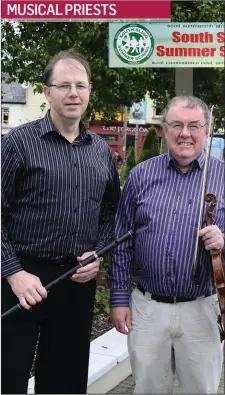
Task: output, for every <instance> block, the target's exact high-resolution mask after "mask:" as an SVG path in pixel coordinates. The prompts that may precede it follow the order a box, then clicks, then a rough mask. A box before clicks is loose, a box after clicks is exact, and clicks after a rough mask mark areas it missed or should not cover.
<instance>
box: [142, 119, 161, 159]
mask: <svg viewBox="0 0 225 395" xmlns="http://www.w3.org/2000/svg"><path fill="white" fill-rule="evenodd" d="M159 154H160V146H159V136H158V134H157V130H156V128H155V126H151V127H150V129H149V131H148V133H147V134H146V136H145V138H144V142H143V146H142V150H141V152H140V155H139V158H138V163H141V162H144V161H145V160H147V159H150V158H152V157H153V156H158V155H159Z"/></svg>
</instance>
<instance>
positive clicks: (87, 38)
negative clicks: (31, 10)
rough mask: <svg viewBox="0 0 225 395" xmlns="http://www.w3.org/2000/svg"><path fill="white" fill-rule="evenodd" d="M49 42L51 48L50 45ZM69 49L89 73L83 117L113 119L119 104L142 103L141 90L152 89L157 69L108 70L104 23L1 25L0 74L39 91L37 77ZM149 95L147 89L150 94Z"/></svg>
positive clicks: (7, 22) (5, 22)
mask: <svg viewBox="0 0 225 395" xmlns="http://www.w3.org/2000/svg"><path fill="white" fill-rule="evenodd" d="M53 43H54V44H53ZM69 48H74V49H75V50H77V51H79V52H81V53H83V54H85V56H86V57H87V60H88V61H89V63H90V65H91V69H92V85H93V91H92V95H91V100H90V104H89V106H88V116H90V114H92V113H93V112H103V113H104V115H105V120H106V121H107V120H110V119H115V114H116V112H117V111H118V109H119V107H120V105H127V106H128V107H129V106H131V104H132V103H133V102H135V101H141V100H142V99H143V98H144V96H145V94H146V86H150V87H151V86H153V88H154V90H157V86H156V85H155V84H154V79H155V76H156V74H157V70H154V69H142V68H132V69H131V68H119V69H116V68H109V67H108V23H106V22H51V23H49V22H19V21H18V22H17V24H16V26H15V23H12V22H11V21H3V23H2V72H4V73H7V74H8V76H9V79H8V82H9V81H15V80H17V79H18V80H19V82H20V83H22V82H23V81H24V80H26V81H27V80H29V81H30V83H33V84H37V88H36V89H37V91H39V92H42V84H41V82H42V73H43V70H44V68H45V66H46V64H47V62H48V61H49V59H50V58H51V57H52V56H54V55H55V54H56V53H57V52H59V51H60V50H65V49H69ZM151 90H152V89H151Z"/></svg>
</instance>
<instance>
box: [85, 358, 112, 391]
mask: <svg viewBox="0 0 225 395" xmlns="http://www.w3.org/2000/svg"><path fill="white" fill-rule="evenodd" d="M116 365H117V359H116V358H115V357H111V356H106V355H99V354H90V360H89V372H88V386H89V385H91V384H92V383H93V382H94V381H96V380H98V379H99V378H100V377H101V376H103V375H104V374H106V373H107V372H108V371H109V370H111V369H113V368H114V366H116Z"/></svg>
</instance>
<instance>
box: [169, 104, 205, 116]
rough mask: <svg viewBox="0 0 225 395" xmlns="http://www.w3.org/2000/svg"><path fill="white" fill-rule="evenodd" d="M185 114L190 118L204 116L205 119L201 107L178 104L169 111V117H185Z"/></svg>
mask: <svg viewBox="0 0 225 395" xmlns="http://www.w3.org/2000/svg"><path fill="white" fill-rule="evenodd" d="M183 114H188V115H189V116H192V115H193V116H196V115H198V116H200V117H201V116H203V117H204V111H203V109H202V108H201V107H192V108H191V107H187V105H186V104H185V103H184V102H180V103H176V104H174V105H173V106H171V108H170V109H169V111H168V114H167V115H168V116H171V115H183Z"/></svg>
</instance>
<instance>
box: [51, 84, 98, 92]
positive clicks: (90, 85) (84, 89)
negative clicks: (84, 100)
mask: <svg viewBox="0 0 225 395" xmlns="http://www.w3.org/2000/svg"><path fill="white" fill-rule="evenodd" d="M78 85H79V84H78ZM60 86H61V87H62V86H70V88H69V89H65V90H64V92H71V89H72V88H75V89H76V92H79V93H82V92H85V91H86V90H88V89H89V88H91V87H92V84H89V85H88V86H85V87H83V88H82V89H81V90H80V89H77V86H76V85H75V84H49V85H48V87H49V88H51V87H55V88H56V89H57V90H58V91H59V92H60ZM62 92H63V89H62Z"/></svg>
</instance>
